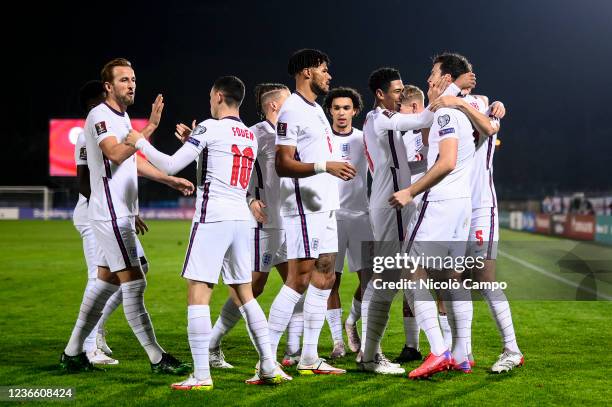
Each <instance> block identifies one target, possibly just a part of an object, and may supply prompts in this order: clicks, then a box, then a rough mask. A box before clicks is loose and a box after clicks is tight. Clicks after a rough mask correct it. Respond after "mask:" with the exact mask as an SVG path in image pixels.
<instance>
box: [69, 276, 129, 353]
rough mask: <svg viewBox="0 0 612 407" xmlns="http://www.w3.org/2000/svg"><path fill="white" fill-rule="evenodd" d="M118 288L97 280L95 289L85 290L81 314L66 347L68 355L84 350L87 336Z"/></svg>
mask: <svg viewBox="0 0 612 407" xmlns="http://www.w3.org/2000/svg"><path fill="white" fill-rule="evenodd" d="M118 289H119V286H118V285H114V284H109V283H107V282H105V281H102V280H96V283H95V285H94V287H93V289H92V290H91V291H89V292H88V291H86V292H85V294H84V296H83V301H82V302H81V308H80V309H79V316H78V318H77V321H76V323H75V324H74V328H73V330H72V334H71V335H70V339H69V340H68V345H66V349H64V353H65V354H66V355H68V356H76V355H78V354H79V353H81V352H82V351H83V343H84V342H85V338H87V336H88V335H89V334H90V333H91V332H92V331H93V330H94V329H95V327H96V324H97V323H98V321H99V320H100V317H101V316H102V309H104V304H106V301H107V300H108V299H109V298H110V296H111V295H113V293H114V292H115V291H117V290H118Z"/></svg>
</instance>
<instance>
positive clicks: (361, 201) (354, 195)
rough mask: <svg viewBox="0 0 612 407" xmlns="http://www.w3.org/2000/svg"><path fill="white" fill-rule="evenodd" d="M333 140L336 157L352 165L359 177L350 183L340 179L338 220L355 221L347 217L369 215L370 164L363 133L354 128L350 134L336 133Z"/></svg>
mask: <svg viewBox="0 0 612 407" xmlns="http://www.w3.org/2000/svg"><path fill="white" fill-rule="evenodd" d="M332 132H333V133H334V136H333V138H332V140H333V149H334V157H335V159H336V160H338V161H344V162H348V163H351V165H352V166H353V167H355V169H356V170H357V175H356V176H355V178H353V179H352V180H350V181H343V180H341V179H338V180H337V182H338V192H339V194H340V209H338V210H337V211H336V218H337V219H340V220H342V219H347V218H350V219H353V218H354V217H349V216H347V215H360V214H367V213H368V196H367V194H368V191H367V189H368V181H367V177H368V163H367V161H366V156H365V148H364V145H363V133H362V131H361V130H359V129H356V128H354V127H353V128H352V130H351V132H350V133H347V134H340V133H336V132H335V131H333V129H332Z"/></svg>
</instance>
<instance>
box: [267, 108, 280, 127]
mask: <svg viewBox="0 0 612 407" xmlns="http://www.w3.org/2000/svg"><path fill="white" fill-rule="evenodd" d="M266 120H267V121H269V122H270V123H271V124H272V127H276V122H277V121H278V112H270V113H268V114H266Z"/></svg>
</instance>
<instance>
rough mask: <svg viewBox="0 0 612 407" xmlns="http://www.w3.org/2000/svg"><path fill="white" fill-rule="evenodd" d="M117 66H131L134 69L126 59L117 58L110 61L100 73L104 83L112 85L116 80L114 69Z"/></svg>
mask: <svg viewBox="0 0 612 407" xmlns="http://www.w3.org/2000/svg"><path fill="white" fill-rule="evenodd" d="M116 66H129V67H130V68H131V67H132V63H131V62H130V61H128V60H127V59H125V58H115V59H111V60H110V61H108V62H107V63H106V64H105V65H104V67H103V68H102V72H100V77H101V78H102V82H103V83H104V82H109V83H112V82H113V79H114V73H113V68H115V67H116Z"/></svg>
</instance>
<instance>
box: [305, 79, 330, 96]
mask: <svg viewBox="0 0 612 407" xmlns="http://www.w3.org/2000/svg"><path fill="white" fill-rule="evenodd" d="M328 89H329V88H328ZM310 90H311V91H312V92H313V93H314V94H315V95H317V96H325V95H327V93H328V92H329V91H328V90H325V89H323V88H322V87H321V86H319V84H318V83H316V82H314V81H313V82H310Z"/></svg>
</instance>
